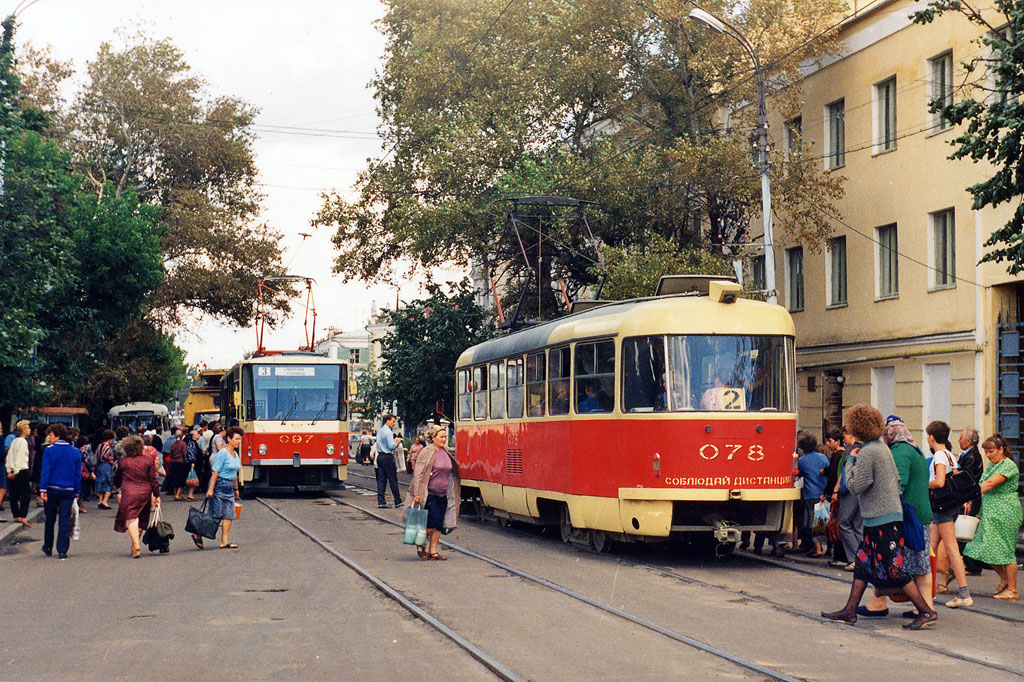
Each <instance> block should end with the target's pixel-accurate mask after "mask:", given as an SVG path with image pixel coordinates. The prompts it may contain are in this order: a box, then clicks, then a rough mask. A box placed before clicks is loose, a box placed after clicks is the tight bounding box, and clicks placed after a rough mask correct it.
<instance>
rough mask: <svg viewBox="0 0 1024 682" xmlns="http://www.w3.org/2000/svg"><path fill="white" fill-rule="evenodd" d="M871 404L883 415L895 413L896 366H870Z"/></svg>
mask: <svg viewBox="0 0 1024 682" xmlns="http://www.w3.org/2000/svg"><path fill="white" fill-rule="evenodd" d="M871 404H872V405H874V406H875V407H877V408H878V411H879V412H881V413H882V414H883V415H889V414H896V368H895V367H872V368H871Z"/></svg>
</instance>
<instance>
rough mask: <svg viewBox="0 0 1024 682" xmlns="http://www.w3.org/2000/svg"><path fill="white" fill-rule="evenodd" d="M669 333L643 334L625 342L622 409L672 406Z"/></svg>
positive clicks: (642, 409) (638, 409) (666, 407)
mask: <svg viewBox="0 0 1024 682" xmlns="http://www.w3.org/2000/svg"><path fill="white" fill-rule="evenodd" d="M666 384H667V376H666V374H665V337H664V336H642V337H638V338H632V339H626V340H624V341H623V342H622V411H623V412H665V411H666V410H668V401H667V399H666V398H667V395H666V393H667V391H666Z"/></svg>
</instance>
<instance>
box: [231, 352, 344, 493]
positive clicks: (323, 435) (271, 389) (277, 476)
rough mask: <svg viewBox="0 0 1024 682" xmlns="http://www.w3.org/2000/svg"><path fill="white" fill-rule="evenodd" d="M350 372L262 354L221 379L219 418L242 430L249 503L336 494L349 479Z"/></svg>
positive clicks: (314, 358) (306, 357)
mask: <svg viewBox="0 0 1024 682" xmlns="http://www.w3.org/2000/svg"><path fill="white" fill-rule="evenodd" d="M347 391H348V365H347V364H346V363H344V362H341V361H338V360H332V359H330V358H326V357H322V356H319V355H315V354H313V353H307V352H302V351H295V352H263V353H261V354H257V355H256V356H254V357H252V358H249V359H246V360H243V361H241V362H239V363H238V364H237V365H235V366H234V367H232V368H231V369H230V370H229V371H228V372H227V373H226V374H225V375H224V377H223V378H222V379H221V400H220V404H221V414H222V416H223V417H225V418H226V421H227V423H231V420H232V419H237V420H238V424H239V426H241V427H242V428H243V429H244V430H245V437H244V438H243V439H242V449H241V456H242V470H241V472H240V473H239V476H240V478H239V482H240V483H241V484H242V490H243V492H244V493H245V494H246V495H251V494H253V493H256V492H300V491H315V492H322V491H324V490H332V489H337V488H341V487H342V484H343V483H344V482H345V479H346V476H347V471H348V396H347Z"/></svg>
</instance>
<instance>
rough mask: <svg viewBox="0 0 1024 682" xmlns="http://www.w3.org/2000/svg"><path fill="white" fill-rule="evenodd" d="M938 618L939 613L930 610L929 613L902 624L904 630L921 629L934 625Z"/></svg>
mask: <svg viewBox="0 0 1024 682" xmlns="http://www.w3.org/2000/svg"><path fill="white" fill-rule="evenodd" d="M938 620H939V614H937V613H935V612H934V611H932V612H931V613H925V614H922V615H920V616H918V617H917V618H915V619H914V620H912V621H910V622H909V623H907V624H906V625H904V626H903V629H904V630H922V629H924V628H930V627H932V626H933V625H935V622H936V621H938Z"/></svg>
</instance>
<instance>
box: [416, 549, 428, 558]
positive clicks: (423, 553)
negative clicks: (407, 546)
mask: <svg viewBox="0 0 1024 682" xmlns="http://www.w3.org/2000/svg"><path fill="white" fill-rule="evenodd" d="M416 556H418V557H419V558H421V559H429V558H430V555H429V554H427V550H426V548H425V547H416Z"/></svg>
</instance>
